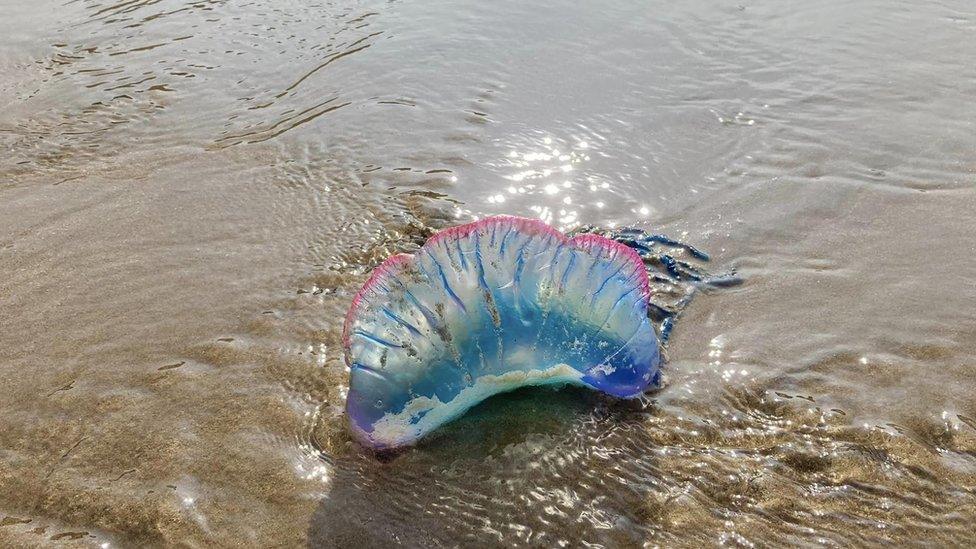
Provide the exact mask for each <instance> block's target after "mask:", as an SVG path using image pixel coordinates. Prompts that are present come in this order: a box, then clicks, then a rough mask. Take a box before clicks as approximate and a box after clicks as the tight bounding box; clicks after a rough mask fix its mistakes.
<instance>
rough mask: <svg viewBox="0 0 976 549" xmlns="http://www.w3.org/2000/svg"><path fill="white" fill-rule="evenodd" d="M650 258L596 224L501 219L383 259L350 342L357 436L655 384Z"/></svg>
mask: <svg viewBox="0 0 976 549" xmlns="http://www.w3.org/2000/svg"><path fill="white" fill-rule="evenodd" d="M649 296H650V285H649V281H648V275H647V271H646V270H645V268H644V264H643V262H642V261H641V258H640V256H638V254H637V253H636V252H635V251H634V250H633V249H631V248H629V247H627V246H626V245H624V244H620V243H618V242H616V241H614V240H610V239H608V238H605V237H603V236H599V235H595V234H583V235H579V236H576V237H573V238H569V237H566V236H565V235H563V234H562V233H560V232H558V231H556V230H555V229H553V228H552V227H550V226H548V225H546V224H545V223H543V222H541V221H538V220H531V219H524V218H519V217H509V216H499V217H490V218H487V219H483V220H481V221H477V222H474V223H470V224H467V225H461V226H458V227H453V228H450V229H447V230H444V231H441V232H440V233H438V234H436V235H434V236H433V237H431V238H430V240H428V241H427V243H426V244H424V246H423V247H422V248H420V250H418V251H417V252H416V253H415V254H413V255H405V254H400V255H396V256H393V257H391V258H389V259H387V260H386V261H385V262H384V263H383V264H382V265H380V266H379V267H377V268H376V270H375V271H374V272H373V274H372V276H371V277H370V279H369V280H368V281H367V282H366V284H365V285H364V286H363V287H362V289H361V290H360V291H359V293H358V294H357V295H356V297H355V298H354V299H353V303H352V306H351V307H350V309H349V313H348V315H347V316H346V323H345V328H344V332H343V341H344V345H345V351H346V361H347V364H348V365H349V367H350V370H351V374H350V383H349V395H348V400H347V403H346V411H347V414H348V417H349V422H350V426H351V429H352V432H353V434H354V435H355V436H356V438H357V439H358V440H359V441H360V442H362V443H363V444H365V445H367V446H370V447H372V448H376V449H390V448H396V447H400V446H404V445H409V444H412V443H414V442H415V441H417V440H418V439H420V438H421V437H423V436H425V435H427V434H428V433H430V432H431V431H433V430H434V429H436V428H437V427H439V426H441V425H443V424H444V423H446V422H448V421H451V420H452V419H454V418H456V417H458V416H459V415H461V414H463V413H464V412H465V411H466V410H468V409H469V408H471V407H472V406H474V405H475V404H477V403H479V402H481V401H482V400H484V399H486V398H488V397H490V396H492V395H494V394H497V393H501V392H505V391H510V390H513V389H516V388H519V387H526V386H533V385H551V384H574V385H582V386H586V387H591V388H593V389H596V390H598V391H603V392H605V393H608V394H611V395H614V396H617V397H623V398H632V397H636V396H639V395H640V394H641V393H643V392H644V391H645V390H646V389H647V388H648V387H649V386H654V385H657V384H658V382H659V377H660V376H659V371H660V363H661V357H660V351H659V346H658V340H657V336H656V335H655V331H654V326H653V324H652V323H651V321H650V320H649V319H648V299H649Z"/></svg>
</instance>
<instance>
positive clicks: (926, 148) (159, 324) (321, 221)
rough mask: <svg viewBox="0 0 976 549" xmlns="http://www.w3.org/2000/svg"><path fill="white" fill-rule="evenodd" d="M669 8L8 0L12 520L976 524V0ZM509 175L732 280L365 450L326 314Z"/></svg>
mask: <svg viewBox="0 0 976 549" xmlns="http://www.w3.org/2000/svg"><path fill="white" fill-rule="evenodd" d="M671 4H672V3H666V2H653V3H642V2H609V1H597V2H582V3H577V2H552V3H548V4H545V5H540V4H538V3H524V2H507V1H505V2H501V3H498V2H495V3H476V2H450V3H449V2H444V1H441V0H434V1H429V2H391V1H382V2H381V1H369V0H367V1H362V2H339V3H307V2H299V1H295V0H285V1H276V2H260V1H255V2H225V1H218V0H197V1H195V2H184V1H176V0H130V1H122V2H118V3H109V2H101V1H90V0H73V1H69V2H66V3H63V4H62V3H59V2H51V1H47V0H38V1H36V2H29V3H28V2H16V1H13V0H6V1H4V2H3V3H2V6H0V8H2V10H0V11H2V12H3V15H2V16H0V147H2V149H3V151H4V152H3V155H2V157H0V543H2V544H4V545H15V546H28V545H36V544H58V545H76V546H92V545H102V544H104V543H108V544H110V545H124V546H128V545H142V544H148V545H162V544H176V543H179V544H186V545H209V544H217V545H240V544H248V545H250V544H255V545H257V544H260V545H280V544H284V545H298V544H312V545H317V546H349V545H353V544H357V545H360V546H386V545H388V544H390V543H391V542H399V543H402V544H405V545H409V546H415V545H419V544H423V545H428V546H456V545H460V546H473V545H483V544H491V545H494V544H497V545H504V546H509V545H521V546H541V545H545V546H550V545H561V544H569V545H574V546H575V545H583V542H586V543H587V544H590V545H592V546H605V547H618V546H640V545H642V544H646V545H649V546H653V545H659V544H662V545H669V546H700V545H703V544H704V545H712V544H722V543H726V544H732V545H744V546H752V545H758V546H777V545H786V544H801V545H850V544H859V545H881V544H886V543H892V542H894V543H901V544H905V543H912V544H927V545H936V546H941V545H973V544H976V533H974V530H973V527H972V524H973V521H974V520H976V396H974V389H976V381H974V380H973V378H974V374H976V262H974V260H973V254H974V252H976V214H974V212H976V102H974V101H973V99H974V97H976V63H974V62H973V59H976V8H974V6H973V5H972V4H971V2H968V1H964V0H947V1H940V2H910V1H890V0H889V1H884V2H882V1H871V0H858V1H855V2H847V1H843V2H842V1H839V0H825V1H823V2H817V3H809V2H807V3H801V2H781V1H772V0H769V1H759V2H729V3H717V2H704V1H693V2H685V3H682V4H681V5H679V6H675V5H671ZM492 213H512V214H520V215H527V216H536V217H541V218H543V219H545V220H547V221H549V222H551V223H553V224H556V225H558V226H560V227H561V228H564V229H572V228H574V227H576V226H579V225H581V224H595V225H598V226H601V227H619V226H623V225H631V224H635V225H637V226H639V227H642V228H644V229H647V230H650V231H654V232H664V233H666V234H669V235H671V236H675V237H680V238H682V239H683V240H685V241H687V242H689V243H691V244H694V245H696V246H699V247H701V248H703V249H705V250H707V251H709V252H711V254H712V256H713V261H712V263H713V264H712V266H711V267H710V268H711V269H714V270H721V269H724V268H731V267H735V268H737V269H738V272H739V273H740V274H742V275H743V276H744V277H745V279H746V283H745V284H744V285H742V286H740V287H737V288H734V289H724V290H721V291H714V292H707V293H703V294H701V295H699V296H698V297H697V298H696V299H695V301H694V302H693V303H692V304H691V306H690V307H689V308H688V309H687V311H686V312H685V313H684V315H683V316H682V318H681V319H680V322H679V323H678V325H677V328H676V330H675V332H674V335H673V338H672V341H671V343H670V345H669V347H668V349H667V352H668V356H669V358H670V362H669V365H668V369H667V372H668V380H669V384H668V386H667V387H666V388H665V389H664V390H662V391H660V392H658V393H656V394H653V395H651V396H652V399H651V401H650V402H647V403H634V402H624V403H621V402H613V401H610V400H607V399H603V398H600V397H599V396H597V395H594V394H591V393H588V392H585V391H580V390H573V389H567V390H564V391H560V392H554V391H547V390H535V391H523V392H518V393H515V394H511V395H505V396H501V397H498V398H495V399H492V400H490V401H488V402H486V403H484V404H483V405H482V406H480V407H479V408H478V409H477V410H475V411H474V412H473V413H471V414H469V415H468V416H466V417H465V418H463V419H462V420H460V421H459V422H457V423H455V424H453V425H451V426H450V427H448V428H446V429H444V430H442V431H441V432H440V433H439V434H438V435H437V436H435V437H433V438H431V439H429V440H428V441H426V442H425V443H423V444H421V445H420V446H418V447H416V448H414V449H412V450H409V451H407V452H405V453H404V454H402V455H400V456H397V457H396V458H395V459H382V460H380V459H377V458H376V457H374V456H372V455H370V454H368V453H365V452H364V451H362V450H361V449H360V448H359V447H358V446H356V445H355V443H353V442H352V441H351V439H350V437H349V435H348V434H347V433H346V431H345V425H344V418H343V415H342V406H343V398H344V395H345V389H346V379H347V378H346V376H347V373H346V371H345V368H344V365H343V362H342V353H341V349H340V341H339V339H340V338H339V334H340V330H341V325H340V324H341V321H340V319H341V318H342V315H343V314H344V312H345V309H346V308H347V307H348V304H349V301H350V299H351V296H352V294H353V293H354V292H355V291H356V289H358V286H359V285H360V284H361V283H362V282H363V281H364V279H365V276H366V274H367V273H368V272H369V270H370V268H371V267H373V266H375V265H376V264H377V263H378V262H379V261H381V260H382V259H383V258H384V257H386V256H387V255H389V254H390V253H393V252H396V251H410V250H412V249H414V248H415V247H416V246H417V245H418V244H419V243H420V242H422V241H423V239H424V238H425V237H426V236H427V235H429V234H430V232H431V231H432V230H433V229H436V228H440V227H444V226H447V225H449V224H452V223H456V222H459V221H464V220H468V219H471V218H472V217H474V216H482V215H487V214H492Z"/></svg>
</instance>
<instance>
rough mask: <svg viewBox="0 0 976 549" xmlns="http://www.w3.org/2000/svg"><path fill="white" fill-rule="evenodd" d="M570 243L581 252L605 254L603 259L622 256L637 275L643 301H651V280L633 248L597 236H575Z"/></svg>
mask: <svg viewBox="0 0 976 549" xmlns="http://www.w3.org/2000/svg"><path fill="white" fill-rule="evenodd" d="M570 242H572V243H573V244H574V245H575V246H576V247H577V248H579V249H581V250H584V251H586V252H591V253H592V252H597V253H600V254H606V255H604V256H603V257H607V258H610V259H613V258H616V257H618V256H620V255H621V254H623V256H624V258H625V259H626V260H627V261H629V262H630V263H631V264H632V267H633V268H634V272H635V273H636V274H637V283H638V284H639V285H640V287H641V296H642V297H643V299H644V301H645V302H646V301H649V300H650V299H651V279H650V278H648V276H647V270H646V269H645V268H644V260H643V259H641V256H640V255H639V254H638V253H637V252H636V251H635V250H634V249H633V248H631V247H630V246H627V245H626V244H621V243H620V242H617V241H616V240H612V239H609V238H607V237H605V236H601V235H598V234H581V235H577V236H574V237H573V238H572V239H571V240H570Z"/></svg>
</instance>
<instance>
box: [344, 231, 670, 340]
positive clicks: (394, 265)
mask: <svg viewBox="0 0 976 549" xmlns="http://www.w3.org/2000/svg"><path fill="white" fill-rule="evenodd" d="M503 223H511V224H513V225H514V226H515V227H516V228H517V229H518V230H519V231H520V232H522V233H523V234H527V235H548V236H551V237H553V238H555V239H557V240H558V241H559V242H560V243H562V244H570V243H571V244H573V245H574V246H575V247H576V248H578V249H580V250H583V251H585V252H587V253H594V252H595V253H598V254H601V256H602V257H605V258H608V259H611V260H612V259H615V258H616V257H618V256H620V255H621V254H623V257H624V258H625V259H626V260H627V261H629V262H631V263H632V267H633V268H634V272H635V273H637V277H638V280H637V283H638V284H639V285H640V287H641V297H642V298H643V300H644V302H645V304H646V303H647V301H648V300H649V299H650V296H651V283H650V279H648V277H647V271H646V270H645V269H644V261H643V260H641V258H640V256H639V255H638V254H637V252H635V251H634V250H633V249H631V248H630V247H628V246H625V245H624V244H621V243H619V242H617V241H615V240H611V239H609V238H606V237H604V236H600V235H597V234H582V235H579V236H576V237H573V238H572V239H570V238H568V237H567V236H566V235H564V234H563V233H561V232H559V231H557V230H556V229H554V228H553V227H551V226H550V225H548V224H546V223H545V222H543V221H540V220H538V219H529V218H526V217H517V216H513V215H497V216H492V217H486V218H484V219H481V220H478V221H474V222H472V223H466V224H464V225H457V226H455V227H450V228H448V229H444V230H442V231H440V232H438V233H437V234H435V235H433V236H431V237H430V238H429V239H427V242H425V243H424V245H423V248H427V247H429V246H436V245H437V244H439V243H440V242H441V241H443V240H445V239H451V240H458V239H461V238H464V237H465V236H468V235H470V234H471V233H473V232H475V231H477V230H479V229H481V228H483V227H487V226H491V225H496V224H503ZM412 260H413V255H410V254H396V255H393V256H390V257H388V258H387V259H386V260H385V261H383V262H382V263H380V265H379V266H378V267H376V269H374V270H373V274H372V275H370V277H369V279H368V280H367V281H366V283H365V284H363V287H362V288H360V289H359V291H358V292H357V293H356V296H355V297H353V299H352V304H351V305H350V306H349V311H348V312H347V313H346V318H345V324H344V326H343V329H342V344H343V346H344V347H345V348H346V349H348V348H349V345H350V344H349V338H350V336H351V334H350V329H351V327H352V324H353V321H354V319H355V318H356V315H357V313H358V310H359V307H360V305H362V303H363V301H364V300H365V299H366V297H367V295H368V294H369V293H370V292H372V291H373V290H374V289H375V288H376V286H378V285H380V283H382V282H383V281H384V279H386V278H387V277H391V276H396V275H397V274H398V273H400V272H402V271H403V270H404V269H406V268H407V267H408V266H409V265H410V262H411V261H412Z"/></svg>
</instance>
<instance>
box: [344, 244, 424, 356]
mask: <svg viewBox="0 0 976 549" xmlns="http://www.w3.org/2000/svg"><path fill="white" fill-rule="evenodd" d="M425 245H426V244H425ZM412 259H413V256H412V255H410V254H395V255H391V256H390V257H388V258H386V259H385V260H384V261H383V262H382V263H380V264H379V266H378V267H376V268H375V269H373V274H371V275H370V276H369V279H368V280H366V283H365V284H363V287H362V288H360V289H359V291H358V292H356V296H355V297H353V298H352V304H351V305H349V311H348V312H346V319H345V322H344V323H343V326H342V345H343V347H345V348H346V349H348V348H349V337H350V336H351V335H352V334H350V333H349V330H350V329H351V327H352V322H353V319H355V318H356V313H357V312H358V309H359V306H360V304H362V302H363V300H364V299H365V298H366V295H367V294H368V293H369V292H372V291H373V289H374V288H376V286H378V285H379V284H380V283H381V282H382V281H383V280H384V279H385V278H387V277H388V276H394V275H396V274H397V273H399V272H402V271H403V270H404V269H405V268H406V267H407V266H409V264H410V261H411V260H412Z"/></svg>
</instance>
